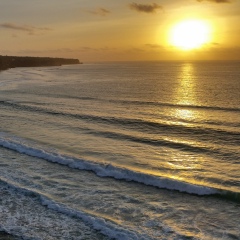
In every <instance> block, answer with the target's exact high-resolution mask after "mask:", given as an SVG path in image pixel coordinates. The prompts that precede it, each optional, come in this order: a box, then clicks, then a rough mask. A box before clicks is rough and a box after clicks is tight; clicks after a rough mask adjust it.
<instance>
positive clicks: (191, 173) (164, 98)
mask: <svg viewBox="0 0 240 240" xmlns="http://www.w3.org/2000/svg"><path fill="white" fill-rule="evenodd" d="M239 146H240V62H134V63H126V62H125V63H91V64H82V65H72V66H62V67H43V68H16V69H9V70H7V71H3V72H1V73H0V193H1V198H0V230H5V231H7V232H8V233H11V234H13V235H16V236H18V237H21V238H23V239H50V240H51V239H120V240H124V239H240V204H239V203H240V147H239Z"/></svg>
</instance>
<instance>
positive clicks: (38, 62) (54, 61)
mask: <svg viewBox="0 0 240 240" xmlns="http://www.w3.org/2000/svg"><path fill="white" fill-rule="evenodd" d="M72 64H82V62H80V61H79V60H78V59H74V58H50V57H18V56H2V55H0V71H2V70H7V69H9V68H16V67H48V66H61V65H72Z"/></svg>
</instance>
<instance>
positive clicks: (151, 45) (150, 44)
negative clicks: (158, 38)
mask: <svg viewBox="0 0 240 240" xmlns="http://www.w3.org/2000/svg"><path fill="white" fill-rule="evenodd" d="M145 46H146V47H148V48H152V49H156V48H162V46H161V45H159V44H152V43H147V44H145Z"/></svg>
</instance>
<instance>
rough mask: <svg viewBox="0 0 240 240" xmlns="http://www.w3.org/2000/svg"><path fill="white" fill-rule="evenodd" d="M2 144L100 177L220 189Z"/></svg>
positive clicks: (191, 189) (206, 191) (208, 191)
mask: <svg viewBox="0 0 240 240" xmlns="http://www.w3.org/2000/svg"><path fill="white" fill-rule="evenodd" d="M0 146H2V147H4V148H7V149H11V150H14V151H16V152H19V153H22V154H26V155H28V156H32V157H37V158H40V159H44V160H47V161H49V162H54V163H58V164H61V165H65V166H68V167H70V168H75V169H79V170H88V171H92V172H94V173H95V174H96V175H98V176H99V177H113V178H116V179H122V180H126V181H135V182H139V183H143V184H145V185H151V186H155V187H158V188H165V189H169V190H177V191H179V192H186V193H190V194H197V195H212V194H217V193H218V192H219V190H218V189H215V188H211V187H206V186H201V185H195V184H191V183H187V182H182V181H178V180H175V179H170V178H164V177H158V176H154V175H148V174H144V173H141V172H136V171H133V170H129V169H125V168H120V167H115V166H113V165H111V164H104V163H97V162H92V161H87V160H84V159H78V158H72V157H69V156H65V155H61V154H58V153H54V152H47V151H45V150H43V149H37V148H34V147H30V146H27V145H24V144H21V143H18V142H16V141H11V140H9V139H7V140H6V139H0Z"/></svg>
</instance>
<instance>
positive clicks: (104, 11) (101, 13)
mask: <svg viewBox="0 0 240 240" xmlns="http://www.w3.org/2000/svg"><path fill="white" fill-rule="evenodd" d="M88 12H89V13H91V14H94V15H99V16H103V17H105V16H106V15H108V14H109V13H111V11H109V10H107V9H106V8H98V9H96V10H93V11H88Z"/></svg>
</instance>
